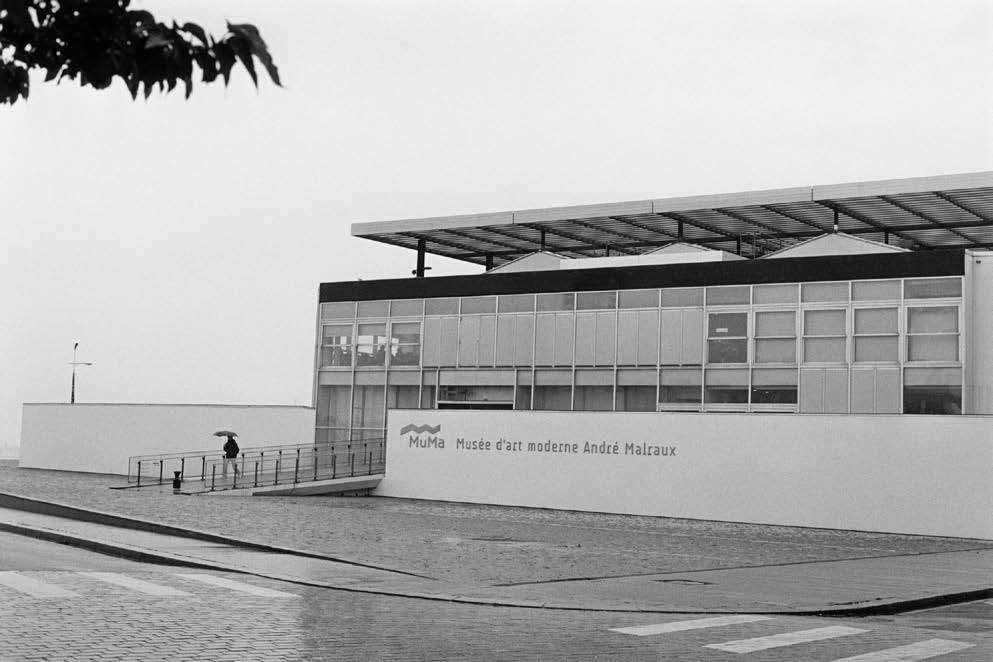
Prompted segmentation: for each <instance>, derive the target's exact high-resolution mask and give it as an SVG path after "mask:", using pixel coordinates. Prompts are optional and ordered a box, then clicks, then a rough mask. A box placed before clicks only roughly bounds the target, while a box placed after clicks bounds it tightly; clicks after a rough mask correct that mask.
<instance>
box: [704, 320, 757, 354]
mask: <svg viewBox="0 0 993 662" xmlns="http://www.w3.org/2000/svg"><path fill="white" fill-rule="evenodd" d="M707 329H708V332H707V338H708V340H707V362H708V363H747V362H748V313H710V314H709V315H708V327H707Z"/></svg>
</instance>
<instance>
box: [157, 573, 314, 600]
mask: <svg viewBox="0 0 993 662" xmlns="http://www.w3.org/2000/svg"><path fill="white" fill-rule="evenodd" d="M176 575H177V576H178V577H183V578H185V579H192V580H194V581H198V582H203V583H204V584H212V585H213V586H220V587H221V588H229V589H231V590H232V591H241V592H242V593H251V594H252V595H259V596H262V597H266V598H295V597H298V596H297V595H295V594H293V593H285V592H283V591H276V590H274V589H271V588H263V587H261V586H254V585H252V584H246V583H244V582H236V581H234V580H232V579H225V578H224V577H214V576H213V575H203V574H193V575H184V574H180V573H176Z"/></svg>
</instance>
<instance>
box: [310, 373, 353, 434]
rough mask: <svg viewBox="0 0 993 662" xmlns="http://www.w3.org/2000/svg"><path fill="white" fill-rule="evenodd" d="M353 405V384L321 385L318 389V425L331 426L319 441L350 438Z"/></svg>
mask: <svg viewBox="0 0 993 662" xmlns="http://www.w3.org/2000/svg"><path fill="white" fill-rule="evenodd" d="M351 405H352V387H351V386H321V387H320V388H319V389H318V390H317V427H318V428H330V430H329V431H328V432H327V433H325V434H319V435H318V441H322V442H333V441H344V440H346V439H348V422H349V421H348V417H349V411H350V409H351Z"/></svg>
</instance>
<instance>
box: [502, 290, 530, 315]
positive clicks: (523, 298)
mask: <svg viewBox="0 0 993 662" xmlns="http://www.w3.org/2000/svg"><path fill="white" fill-rule="evenodd" d="M499 310H500V312H501V313H530V312H534V295H533V294H505V295H503V296H501V297H500V308H499Z"/></svg>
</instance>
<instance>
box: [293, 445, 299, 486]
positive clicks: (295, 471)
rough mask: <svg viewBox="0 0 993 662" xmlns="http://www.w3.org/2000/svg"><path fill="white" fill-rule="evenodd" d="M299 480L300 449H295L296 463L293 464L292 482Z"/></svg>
mask: <svg viewBox="0 0 993 662" xmlns="http://www.w3.org/2000/svg"><path fill="white" fill-rule="evenodd" d="M299 482H300V449H299V448H298V449H297V459H296V464H295V465H294V466H293V484H294V485H296V484H297V483H299Z"/></svg>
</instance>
